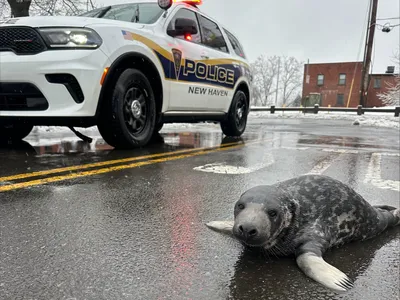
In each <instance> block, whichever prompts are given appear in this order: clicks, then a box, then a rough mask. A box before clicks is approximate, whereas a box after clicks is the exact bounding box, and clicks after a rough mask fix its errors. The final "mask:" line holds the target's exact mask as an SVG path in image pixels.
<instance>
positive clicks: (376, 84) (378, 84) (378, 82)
mask: <svg viewBox="0 0 400 300" xmlns="http://www.w3.org/2000/svg"><path fill="white" fill-rule="evenodd" d="M374 88H375V89H380V88H381V79H380V78H375V79H374Z"/></svg>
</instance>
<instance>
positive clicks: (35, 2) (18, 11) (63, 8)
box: [0, 0, 96, 19]
mask: <svg viewBox="0 0 400 300" xmlns="http://www.w3.org/2000/svg"><path fill="white" fill-rule="evenodd" d="M94 8H96V4H95V2H94V0H0V19H2V18H7V17H15V18H18V17H27V16H30V15H40V16H55V15H67V16H68V15H78V14H80V13H83V12H86V11H88V10H92V9H94Z"/></svg>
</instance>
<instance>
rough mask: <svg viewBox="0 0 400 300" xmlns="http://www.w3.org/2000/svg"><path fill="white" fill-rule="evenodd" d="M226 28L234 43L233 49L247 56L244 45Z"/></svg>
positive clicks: (241, 55)
mask: <svg viewBox="0 0 400 300" xmlns="http://www.w3.org/2000/svg"><path fill="white" fill-rule="evenodd" d="M224 30H225V32H226V35H227V36H228V39H229V41H230V42H231V44H232V47H233V50H234V51H235V53H236V54H237V55H238V56H240V57H243V58H246V56H245V55H244V51H243V47H242V45H240V43H239V40H238V39H237V38H236V37H235V36H234V35H233V34H232V33H230V32H229V31H228V30H226V29H225V28H224Z"/></svg>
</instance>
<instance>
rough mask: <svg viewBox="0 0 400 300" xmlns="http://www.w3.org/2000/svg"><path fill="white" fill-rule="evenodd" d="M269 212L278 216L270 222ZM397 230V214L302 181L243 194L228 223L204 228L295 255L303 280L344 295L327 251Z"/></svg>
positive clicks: (328, 183)
mask: <svg viewBox="0 0 400 300" xmlns="http://www.w3.org/2000/svg"><path fill="white" fill-rule="evenodd" d="M270 210H275V211H277V212H278V214H277V215H276V216H274V217H271V216H270V215H268V213H269V211H270ZM249 224H250V225H249ZM399 224H400V210H399V209H396V208H395V207H391V206H385V205H382V206H372V205H370V204H369V203H368V202H367V201H366V200H365V199H364V198H363V197H362V196H361V195H359V194H358V193H357V192H356V191H355V190H354V189H352V188H351V187H349V186H347V185H346V184H344V183H342V182H340V181H338V180H335V179H333V178H330V177H327V176H321V175H304V176H299V177H296V178H292V179H289V180H286V181H283V182H279V183H277V184H274V185H261V186H256V187H253V188H251V189H249V190H247V191H246V192H245V193H243V194H242V195H241V197H240V199H239V200H238V201H237V202H236V204H235V208H234V222H228V223H225V224H224V225H221V224H219V223H218V221H216V222H214V223H213V222H211V223H209V224H208V226H209V227H210V228H213V229H217V230H219V231H220V232H222V231H224V232H230V233H232V234H233V235H234V236H235V237H236V238H238V239H239V240H240V241H241V242H242V243H243V244H244V245H246V246H250V247H262V248H263V249H264V251H265V252H266V253H267V254H271V255H276V256H288V255H295V257H296V259H297V263H298V265H299V267H300V268H301V269H302V270H303V272H304V273H305V274H306V275H308V276H309V277H311V278H313V279H314V280H316V281H318V282H320V283H321V284H323V285H325V286H327V287H329V288H333V289H336V290H338V291H346V290H348V289H349V288H351V287H352V281H351V280H350V279H349V278H348V277H347V276H346V275H345V274H344V273H342V272H341V271H340V270H338V269H336V268H334V267H333V266H331V265H329V264H327V263H326V262H325V261H324V260H323V259H322V256H323V254H324V253H325V252H326V251H327V250H328V249H330V248H333V247H337V246H341V245H343V244H346V243H349V242H352V241H362V240H366V239H370V238H373V237H376V236H377V235H379V234H381V233H382V232H383V231H385V230H386V229H387V228H390V227H394V226H397V225H399ZM243 226H253V227H254V228H256V229H257V231H255V233H254V235H253V236H250V233H251V232H250V231H248V232H247V233H243V232H246V230H244V229H243V228H244V227H243ZM241 227H242V228H241ZM229 228H230V229H229ZM247 228H248V227H247ZM222 229H223V230H222Z"/></svg>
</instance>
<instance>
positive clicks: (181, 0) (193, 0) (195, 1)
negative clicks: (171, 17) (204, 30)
mask: <svg viewBox="0 0 400 300" xmlns="http://www.w3.org/2000/svg"><path fill="white" fill-rule="evenodd" d="M172 2H173V3H187V4H192V5H201V4H203V0H172Z"/></svg>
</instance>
